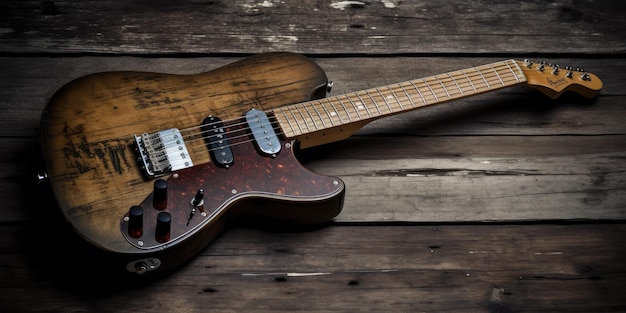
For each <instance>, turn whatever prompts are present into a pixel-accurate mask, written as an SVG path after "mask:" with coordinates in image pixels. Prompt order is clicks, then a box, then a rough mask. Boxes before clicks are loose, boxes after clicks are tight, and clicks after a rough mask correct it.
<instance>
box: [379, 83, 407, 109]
mask: <svg viewBox="0 0 626 313" xmlns="http://www.w3.org/2000/svg"><path fill="white" fill-rule="evenodd" d="M387 90H389V93H391V96H393V97H394V98H395V99H396V103H397V104H398V106H399V107H400V111H402V110H404V106H402V102H401V101H400V98H398V96H397V95H396V92H395V91H393V89H392V88H391V86H387ZM378 92H380V90H379V91H378ZM381 95H382V93H381Z"/></svg>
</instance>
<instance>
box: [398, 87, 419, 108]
mask: <svg viewBox="0 0 626 313" xmlns="http://www.w3.org/2000/svg"><path fill="white" fill-rule="evenodd" d="M398 86H399V87H400V89H402V91H403V92H404V94H405V95H406V97H407V99H409V102H411V107H413V108H414V107H415V103H413V99H411V95H409V93H408V92H407V91H406V89H404V87H402V84H398Z"/></svg>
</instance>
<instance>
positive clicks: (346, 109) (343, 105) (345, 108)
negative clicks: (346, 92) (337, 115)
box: [337, 97, 358, 122]
mask: <svg viewBox="0 0 626 313" xmlns="http://www.w3.org/2000/svg"><path fill="white" fill-rule="evenodd" d="M337 100H339V104H341V106H342V107H343V110H344V111H346V115H347V116H348V120H350V122H352V116H350V111H348V108H347V107H346V105H345V104H344V103H343V101H341V97H337ZM357 114H358V113H357Z"/></svg>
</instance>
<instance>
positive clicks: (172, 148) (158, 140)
mask: <svg viewBox="0 0 626 313" xmlns="http://www.w3.org/2000/svg"><path fill="white" fill-rule="evenodd" d="M135 143H136V144H137V151H138V152H139V156H140V157H139V162H140V163H141V168H142V169H143V171H144V174H146V175H147V176H148V177H159V176H163V175H165V174H167V173H170V172H171V171H176V170H180V169H183V168H188V167H192V166H193V162H192V161H191V157H190V156H189V151H187V147H186V146H185V142H184V140H183V136H182V135H181V133H180V131H179V130H178V129H176V128H170V129H166V130H162V131H159V132H155V133H143V134H141V135H135Z"/></svg>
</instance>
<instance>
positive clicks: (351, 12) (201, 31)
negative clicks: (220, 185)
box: [0, 0, 626, 54]
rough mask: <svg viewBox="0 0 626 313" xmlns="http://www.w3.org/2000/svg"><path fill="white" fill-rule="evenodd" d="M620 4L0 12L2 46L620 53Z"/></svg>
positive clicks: (203, 5) (27, 4)
mask: <svg viewBox="0 0 626 313" xmlns="http://www.w3.org/2000/svg"><path fill="white" fill-rule="evenodd" d="M624 10H625V8H624V6H623V5H621V4H619V2H615V1H603V2H600V3H596V2H593V1H579V2H571V1H565V0H559V1H553V2H550V3H545V2H527V1H525V2H519V1H504V2H503V1H493V0H481V1H472V2H471V3H463V4H459V3H447V2H413V1H370V0H366V1H352V2H350V1H335V0H332V1H330V0H324V1H313V0H307V1H298V2H290V1H275V0H271V1H269V0H268V1H191V0H189V1H177V2H175V3H172V2H171V1H121V2H120V1H111V0H108V1H94V0H92V1H79V2H53V1H44V2H40V1H19V0H13V1H8V2H5V3H4V4H3V5H2V10H0V12H1V13H0V21H2V22H0V29H1V30H2V34H1V35H0V36H1V37H0V39H1V40H0V51H2V52H5V53H24V52H30V53H79V54H80V53H107V54H108V53H113V54H125V53H135V54H166V53H167V54H169V53H192V54H196V53H199V54H207V53H244V54H249V53H259V52H268V51H278V50H289V51H293V52H302V53H316V54H353V53H361V54H402V53H471V54H474V53H528V52H533V53H534V52H541V53H563V52H566V51H567V52H571V53H578V54H596V53H601V54H602V53H622V52H623V51H624V49H625V47H626V40H624V39H625V37H624V36H625V35H624V34H625V33H626V32H625V31H626V28H625V25H624V23H623V22H622V19H623V16H624ZM303 17H304V18H303ZM564 35H565V36H564Z"/></svg>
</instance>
